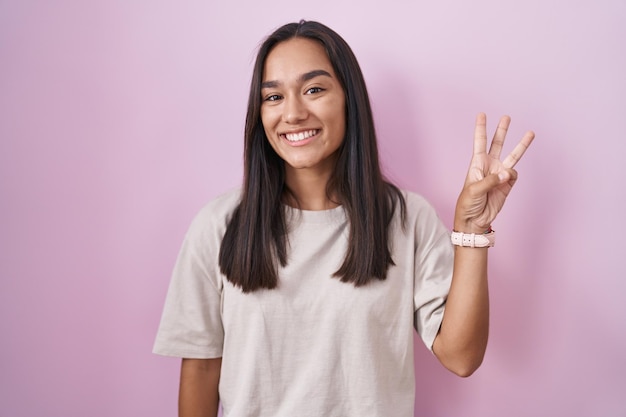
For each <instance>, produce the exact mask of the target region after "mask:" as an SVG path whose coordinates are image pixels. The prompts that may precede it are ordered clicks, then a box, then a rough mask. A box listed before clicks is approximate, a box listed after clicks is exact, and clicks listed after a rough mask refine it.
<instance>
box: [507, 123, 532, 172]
mask: <svg viewBox="0 0 626 417" xmlns="http://www.w3.org/2000/svg"><path fill="white" fill-rule="evenodd" d="M533 139H535V133H534V132H531V131H529V132H526V134H525V135H524V137H522V140H520V142H519V143H518V144H517V145H516V146H515V148H513V151H511V153H510V154H509V155H508V156H507V157H506V158H504V161H502V165H504V167H505V168H513V167H514V166H515V165H516V164H517V163H518V162H519V160H520V159H522V156H524V152H526V150H527V149H528V147H529V146H530V144H531V143H532V141H533Z"/></svg>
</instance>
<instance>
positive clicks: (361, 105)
mask: <svg viewBox="0 0 626 417" xmlns="http://www.w3.org/2000/svg"><path fill="white" fill-rule="evenodd" d="M508 125H509V119H508V118H507V117H503V118H502V119H501V120H500V123H499V125H498V128H497V131H496V134H495V136H494V138H493V141H492V143H491V146H490V149H489V151H487V136H486V120H485V115H484V114H480V115H479V116H478V117H477V120H476V130H475V139H474V154H473V157H472V160H471V164H470V168H469V172H468V174H467V178H466V181H465V185H464V188H463V190H462V191H461V194H460V196H459V198H458V202H457V206H456V212H455V217H454V229H455V231H454V232H453V233H452V234H450V233H449V232H448V231H447V230H446V229H445V227H444V226H443V225H442V223H441V221H440V220H439V219H438V217H437V215H436V214H435V212H434V210H433V209H432V207H431V206H430V205H429V204H428V203H427V202H426V201H425V200H424V199H422V198H421V197H420V196H418V195H416V194H413V193H410V192H406V191H401V190H399V189H398V188H396V187H395V186H394V185H392V184H390V183H388V182H386V181H385V180H384V178H383V176H382V174H381V171H380V168H379V163H378V154H377V145H376V137H375V131H374V125H373V120H372V114H371V109H370V104H369V98H368V95H367V90H366V87H365V83H364V81H363V76H362V74H361V70H360V68H359V65H358V63H357V61H356V59H355V57H354V55H353V53H352V51H351V50H350V48H349V46H348V45H347V44H346V43H345V41H344V40H343V39H342V38H341V37H340V36H339V35H337V34H336V33H335V32H334V31H332V30H331V29H329V28H328V27H326V26H324V25H322V24H320V23H316V22H305V21H301V22H300V23H292V24H287V25H285V26H283V27H281V28H279V29H277V30H276V31H275V32H274V33H273V34H271V35H270V36H269V37H268V38H267V39H266V40H265V42H264V43H263V44H262V46H261V48H260V50H259V53H258V56H257V60H256V64H255V68H254V73H253V76H252V83H251V88H250V97H249V105H248V113H247V119H246V130H245V176H244V184H243V187H242V188H241V189H240V190H235V191H232V192H230V193H227V194H225V195H223V196H221V197H219V198H217V199H216V200H214V201H212V202H211V203H209V204H208V205H207V206H206V207H205V208H204V209H203V210H202V211H201V212H200V213H199V214H198V215H197V217H196V218H195V219H194V221H193V223H192V225H191V227H190V229H189V231H188V233H187V236H186V238H185V241H184V243H183V247H182V249H181V252H180V255H179V258H178V261H177V263H176V266H175V269H174V273H173V278H172V281H171V284H170V289H169V292H168V296H167V300H166V304H165V308H164V312H163V317H162V321H161V325H160V328H159V332H158V335H157V339H156V343H155V348H154V351H155V352H156V353H159V354H163V355H169V356H177V357H182V358H184V359H183V362H182V370H181V382H180V398H179V410H180V411H179V413H180V416H211V417H214V416H216V415H217V408H218V400H219V399H221V401H222V404H223V410H224V416H226V417H244V416H245V417H251V416H255V417H263V416H268V417H269V416H271V417H275V416H285V417H295V416H297V417H305V416H315V417H320V416H340V417H352V416H354V417H366V416H377V417H389V416H399V417H412V416H413V404H414V391H415V384H414V380H415V375H414V366H413V328H414V327H415V329H417V331H418V333H419V335H420V337H421V338H422V340H423V341H424V343H425V344H426V346H427V347H428V348H429V349H431V350H432V351H433V353H434V354H435V355H436V357H437V358H438V359H439V360H440V361H441V363H442V364H443V365H444V366H445V367H446V368H448V369H450V370H451V371H452V372H454V373H456V374H458V375H460V376H468V375H470V374H472V373H473V372H474V370H476V369H477V368H478V366H479V365H480V363H481V362H482V359H483V355H484V352H485V348H486V344H487V335H488V324H489V323H488V322H489V303H488V292H487V250H488V249H487V248H488V247H489V246H492V245H493V239H494V232H493V231H492V229H491V224H492V222H493V220H494V218H495V217H496V214H497V213H498V212H499V210H500V209H501V208H502V205H503V204H504V201H505V199H506V197H507V195H508V193H509V192H510V190H511V187H512V186H513V184H514V183H515V180H516V178H517V173H516V172H515V171H514V170H513V167H514V166H515V164H516V163H517V162H518V161H519V159H520V158H521V156H522V155H523V153H524V151H525V150H526V148H527V147H528V146H529V145H530V143H531V141H532V139H533V136H534V135H533V134H532V133H531V132H529V133H527V134H526V135H525V136H524V137H523V138H522V140H521V142H520V143H519V144H518V145H517V146H516V147H515V149H514V151H513V152H512V153H511V154H510V155H509V156H507V157H506V158H505V159H504V160H503V161H500V152H501V150H502V145H503V142H504V138H505V135H506V131H507V128H508ZM218 387H219V389H218ZM218 392H219V394H218Z"/></svg>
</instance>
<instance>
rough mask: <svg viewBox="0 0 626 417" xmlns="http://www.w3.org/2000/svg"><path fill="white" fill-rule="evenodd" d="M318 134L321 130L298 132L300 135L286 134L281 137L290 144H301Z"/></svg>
mask: <svg viewBox="0 0 626 417" xmlns="http://www.w3.org/2000/svg"><path fill="white" fill-rule="evenodd" d="M318 133H319V129H311V130H305V131H304V132H298V133H285V134H283V135H281V136H282V137H284V138H285V139H287V140H288V141H289V142H300V141H301V140H305V139H308V138H310V137H311V136H315V135H317V134H318Z"/></svg>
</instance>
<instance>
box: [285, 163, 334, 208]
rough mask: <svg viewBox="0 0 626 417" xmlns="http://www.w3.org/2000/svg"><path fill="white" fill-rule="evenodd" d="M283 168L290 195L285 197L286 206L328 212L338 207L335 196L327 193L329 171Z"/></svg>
mask: <svg viewBox="0 0 626 417" xmlns="http://www.w3.org/2000/svg"><path fill="white" fill-rule="evenodd" d="M285 168H286V172H285V183H286V185H287V187H288V188H289V191H291V194H292V195H289V194H287V195H285V199H286V200H285V202H286V203H287V204H288V205H290V206H292V207H298V208H300V209H302V210H328V209H332V208H335V207H337V206H338V205H339V204H338V200H337V198H335V195H334V194H332V193H331V195H330V196H329V195H328V193H327V189H326V187H327V185H328V181H329V179H330V175H331V172H330V171H325V172H317V171H315V170H310V169H294V168H292V167H289V166H287V167H285ZM329 197H330V198H329Z"/></svg>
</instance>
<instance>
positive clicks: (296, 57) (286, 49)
mask: <svg viewBox="0 0 626 417" xmlns="http://www.w3.org/2000/svg"><path fill="white" fill-rule="evenodd" d="M318 69H323V70H326V71H327V72H328V73H330V74H331V75H332V76H333V77H335V73H334V71H333V67H332V64H331V63H330V59H329V58H328V55H327V54H326V51H325V50H324V47H323V46H322V45H321V44H320V43H319V42H317V41H314V40H311V39H306V38H292V39H289V40H287V41H283V42H280V43H279V44H277V45H276V46H274V48H273V49H272V50H271V51H270V53H269V54H268V55H267V58H266V59H265V65H264V67H263V81H268V80H278V81H289V80H292V79H297V78H298V77H299V76H300V75H302V74H305V73H307V72H310V71H313V70H318Z"/></svg>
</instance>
